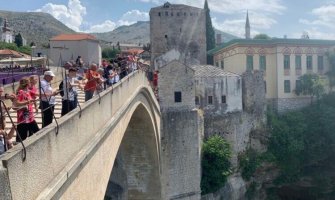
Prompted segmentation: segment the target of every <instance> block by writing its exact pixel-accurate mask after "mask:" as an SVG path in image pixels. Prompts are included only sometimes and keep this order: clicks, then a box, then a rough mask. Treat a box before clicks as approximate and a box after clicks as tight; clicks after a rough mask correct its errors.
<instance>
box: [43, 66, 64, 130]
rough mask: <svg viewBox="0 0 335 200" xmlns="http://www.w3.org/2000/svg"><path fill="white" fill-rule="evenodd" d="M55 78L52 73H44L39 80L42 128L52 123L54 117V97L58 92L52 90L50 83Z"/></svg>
mask: <svg viewBox="0 0 335 200" xmlns="http://www.w3.org/2000/svg"><path fill="white" fill-rule="evenodd" d="M53 77H55V74H54V73H53V72H52V71H46V72H44V78H43V80H41V103H40V108H41V109H42V127H43V128H44V127H46V126H48V125H49V124H51V123H52V119H53V116H54V109H55V104H56V97H55V96H56V95H57V94H58V93H59V91H56V90H53V89H52V87H51V81H52V79H53Z"/></svg>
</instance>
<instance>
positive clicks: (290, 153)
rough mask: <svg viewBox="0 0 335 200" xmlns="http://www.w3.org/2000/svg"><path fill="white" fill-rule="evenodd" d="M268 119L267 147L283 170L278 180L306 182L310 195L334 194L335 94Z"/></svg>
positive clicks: (293, 184)
mask: <svg viewBox="0 0 335 200" xmlns="http://www.w3.org/2000/svg"><path fill="white" fill-rule="evenodd" d="M268 122H269V128H270V129H271V138H270V143H269V147H268V150H269V153H271V154H273V155H274V157H275V163H276V164H277V166H278V167H279V168H280V170H281V174H280V176H279V177H278V179H277V180H276V184H278V185H283V184H285V185H286V187H287V186H291V187H296V185H297V183H299V182H305V185H308V186H309V187H308V191H309V192H310V193H309V194H308V195H310V196H311V195H312V196H313V197H315V198H324V197H328V196H329V195H331V193H332V192H333V191H335V190H334V189H335V182H334V180H335V174H334V173H333V170H334V167H333V164H332V163H335V94H330V95H327V96H325V97H324V98H323V99H322V100H320V101H319V102H318V103H317V104H313V105H311V106H309V107H307V108H305V109H303V110H301V111H295V112H290V113H287V114H285V115H282V116H276V115H273V114H269V117H268ZM306 180H308V181H307V183H306ZM290 184H291V185H290ZM298 185H299V184H298ZM301 193H303V192H301ZM300 195H302V194H300ZM327 195H328V196H327Z"/></svg>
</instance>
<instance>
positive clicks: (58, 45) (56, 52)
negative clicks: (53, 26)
mask: <svg viewBox="0 0 335 200" xmlns="http://www.w3.org/2000/svg"><path fill="white" fill-rule="evenodd" d="M78 56H81V58H82V60H83V61H84V63H85V64H86V65H89V64H90V63H101V47H100V44H99V40H97V39H96V37H95V36H93V35H90V34H86V33H76V34H60V35H57V36H55V37H53V38H51V39H50V59H51V60H52V61H53V63H54V65H55V66H62V65H63V64H65V63H66V62H67V61H70V60H74V61H75V60H76V59H77V57H78Z"/></svg>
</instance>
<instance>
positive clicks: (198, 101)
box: [195, 96, 200, 105]
mask: <svg viewBox="0 0 335 200" xmlns="http://www.w3.org/2000/svg"><path fill="white" fill-rule="evenodd" d="M195 105H200V98H199V96H195Z"/></svg>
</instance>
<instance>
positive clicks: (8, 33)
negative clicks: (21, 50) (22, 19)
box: [1, 18, 14, 43]
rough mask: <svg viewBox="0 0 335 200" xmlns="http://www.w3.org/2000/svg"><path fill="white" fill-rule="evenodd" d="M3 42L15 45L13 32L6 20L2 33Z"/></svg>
mask: <svg viewBox="0 0 335 200" xmlns="http://www.w3.org/2000/svg"><path fill="white" fill-rule="evenodd" d="M1 41H3V42H6V43H13V42H14V39H13V31H12V29H11V28H9V25H8V21H7V19H6V18H5V19H4V21H3V26H2V32H1Z"/></svg>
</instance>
